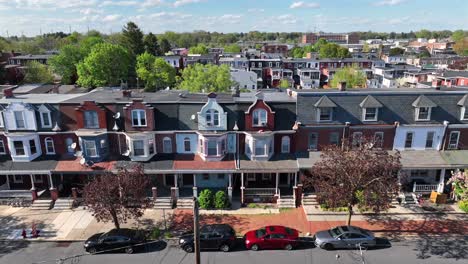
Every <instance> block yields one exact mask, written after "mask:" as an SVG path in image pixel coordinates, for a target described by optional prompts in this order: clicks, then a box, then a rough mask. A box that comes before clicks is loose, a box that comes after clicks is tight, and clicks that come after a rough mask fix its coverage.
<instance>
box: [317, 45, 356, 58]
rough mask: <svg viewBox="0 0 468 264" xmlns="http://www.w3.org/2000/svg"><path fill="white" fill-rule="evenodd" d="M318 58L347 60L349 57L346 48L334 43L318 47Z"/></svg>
mask: <svg viewBox="0 0 468 264" xmlns="http://www.w3.org/2000/svg"><path fill="white" fill-rule="evenodd" d="M319 55H320V58H340V59H342V58H349V57H350V56H351V55H350V53H349V51H348V49H347V48H343V47H341V46H340V45H338V44H335V43H327V44H325V45H323V46H321V47H320V50H319Z"/></svg>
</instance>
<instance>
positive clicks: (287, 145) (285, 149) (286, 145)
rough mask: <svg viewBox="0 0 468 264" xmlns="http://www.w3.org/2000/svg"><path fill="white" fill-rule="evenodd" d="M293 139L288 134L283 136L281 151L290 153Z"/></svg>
mask: <svg viewBox="0 0 468 264" xmlns="http://www.w3.org/2000/svg"><path fill="white" fill-rule="evenodd" d="M290 143H291V140H290V138H289V137H288V136H283V137H282V138H281V153H289V152H290V145H291V144H290Z"/></svg>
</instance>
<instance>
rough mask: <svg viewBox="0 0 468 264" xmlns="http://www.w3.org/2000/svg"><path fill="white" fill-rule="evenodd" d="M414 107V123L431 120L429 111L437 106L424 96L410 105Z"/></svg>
mask: <svg viewBox="0 0 468 264" xmlns="http://www.w3.org/2000/svg"><path fill="white" fill-rule="evenodd" d="M412 106H413V107H414V114H415V118H414V119H415V120H416V121H429V120H431V111H432V108H433V107H437V105H436V104H435V103H434V102H432V101H431V99H429V98H428V97H426V96H425V95H421V96H419V97H418V98H417V99H416V100H415V101H414V102H413V104H412Z"/></svg>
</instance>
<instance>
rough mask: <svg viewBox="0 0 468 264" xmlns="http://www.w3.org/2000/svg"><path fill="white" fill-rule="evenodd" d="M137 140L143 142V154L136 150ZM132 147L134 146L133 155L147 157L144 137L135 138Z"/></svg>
mask: <svg viewBox="0 0 468 264" xmlns="http://www.w3.org/2000/svg"><path fill="white" fill-rule="evenodd" d="M137 142H141V144H142V147H143V148H142V149H143V154H141V155H137V154H136V151H135V143H137ZM132 148H133V156H135V157H146V149H145V140H143V139H136V140H133V141H132Z"/></svg>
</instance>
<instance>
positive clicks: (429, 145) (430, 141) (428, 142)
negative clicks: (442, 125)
mask: <svg viewBox="0 0 468 264" xmlns="http://www.w3.org/2000/svg"><path fill="white" fill-rule="evenodd" d="M434 134H435V133H434V131H429V132H427V136H426V148H433V147H434V146H433V145H434Z"/></svg>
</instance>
